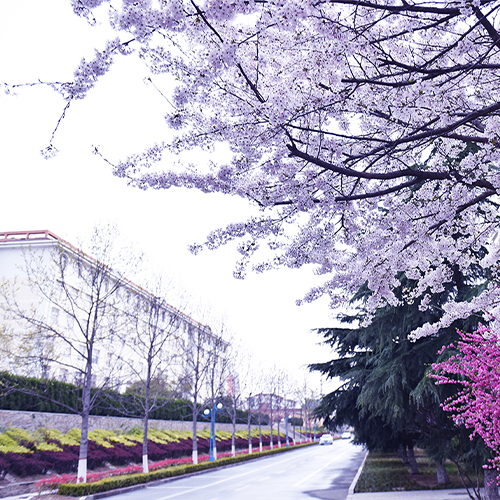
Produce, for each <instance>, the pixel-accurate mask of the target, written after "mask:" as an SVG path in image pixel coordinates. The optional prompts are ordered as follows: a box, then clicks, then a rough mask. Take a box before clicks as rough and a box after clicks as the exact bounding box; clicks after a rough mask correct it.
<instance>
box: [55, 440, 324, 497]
mask: <svg viewBox="0 0 500 500" xmlns="http://www.w3.org/2000/svg"><path fill="white" fill-rule="evenodd" d="M314 444H316V443H304V444H298V445H294V446H290V447H289V448H286V447H283V448H275V449H273V450H266V451H262V452H255V453H252V454H245V455H237V456H236V457H225V458H220V459H218V460H216V461H214V462H202V463H199V464H197V465H194V464H189V465H177V466H172V467H168V468H166V469H161V470H158V471H155V472H150V473H148V474H144V473H141V474H130V475H127V476H117V477H109V478H106V479H102V480H101V481H97V482H95V483H79V484H61V485H59V491H58V494H59V495H65V496H72V497H80V496H85V495H92V494H95V493H101V492H103V491H110V490H115V489H118V488H126V487H128V486H135V485H138V484H144V483H149V482H151V481H158V480H159V479H165V478H169V477H176V476H182V475H184V474H190V473H193V472H198V471H202V470H208V469H212V468H215V467H222V466H224V465H230V464H236V463H238V462H245V461H247V460H254V459H256V458H260V457H264V456H269V455H275V454H277V453H283V452H286V451H291V450H296V449H297V448H303V447H305V446H311V445H314Z"/></svg>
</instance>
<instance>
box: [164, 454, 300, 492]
mask: <svg viewBox="0 0 500 500" xmlns="http://www.w3.org/2000/svg"><path fill="white" fill-rule="evenodd" d="M290 460H294V457H290V458H286V459H284V460H281V461H280V462H278V463H272V464H269V465H267V466H265V467H260V468H258V469H255V470H251V471H249V472H244V473H243V474H238V475H237V476H230V477H226V478H224V479H219V481H214V482H213V483H210V484H204V485H202V486H197V487H196V488H191V489H189V490H185V491H181V492H179V493H174V494H173V495H168V496H165V497H160V498H158V499H156V500H168V499H169V498H175V497H179V496H181V495H185V494H186V493H188V494H189V493H193V492H195V491H198V490H203V489H205V488H211V487H212V486H216V485H217V484H221V483H226V482H227V481H232V480H233V479H238V478H240V477H244V476H248V475H249V474H255V473H258V472H260V471H262V470H264V469H269V468H271V467H276V466H277V465H280V464H282V463H285V462H289V461H290ZM248 465H251V464H248ZM214 472H215V471H214Z"/></svg>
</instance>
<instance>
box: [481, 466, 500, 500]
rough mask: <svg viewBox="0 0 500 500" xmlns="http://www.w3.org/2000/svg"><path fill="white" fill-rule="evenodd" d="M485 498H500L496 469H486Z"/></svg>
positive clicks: (487, 499) (491, 499) (496, 499)
mask: <svg viewBox="0 0 500 500" xmlns="http://www.w3.org/2000/svg"><path fill="white" fill-rule="evenodd" d="M484 498H485V500H499V499H500V496H499V495H498V484H497V474H496V471H495V469H484Z"/></svg>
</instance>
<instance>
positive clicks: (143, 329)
mask: <svg viewBox="0 0 500 500" xmlns="http://www.w3.org/2000/svg"><path fill="white" fill-rule="evenodd" d="M98 254H99V255H97V256H90V255H87V254H85V253H84V252H82V251H81V250H79V249H77V248H76V247H74V246H73V245H71V244H70V243H68V242H66V241H64V240H63V239H62V238H59V237H58V236H56V235H55V234H54V233H52V232H50V231H48V230H42V231H17V232H0V328H1V330H0V331H1V332H2V339H3V341H2V342H1V343H2V346H3V347H2V353H1V356H0V370H5V371H9V372H11V373H15V374H19V375H30V376H35V377H38V378H48V379H57V380H62V381H66V382H69V383H74V384H77V385H80V384H82V380H83V378H84V377H86V376H88V375H89V373H91V377H92V378H91V380H92V385H93V386H95V387H107V388H112V389H115V390H120V391H123V390H124V389H125V388H126V387H128V386H130V385H131V384H133V383H138V384H141V383H142V382H143V381H144V380H146V379H147V377H149V379H148V380H150V381H151V380H156V381H158V382H159V381H161V383H163V384H166V385H167V386H168V387H169V388H170V389H171V390H173V391H174V390H175V391H176V390H180V391H181V394H180V395H182V381H183V380H184V381H185V380H186V379H187V378H189V374H187V370H188V369H189V368H188V366H187V364H186V362H185V361H186V359H187V358H188V357H189V354H190V352H192V350H193V346H194V343H198V344H199V343H201V349H200V346H198V348H199V350H200V352H201V356H205V357H208V356H210V355H211V353H213V351H214V349H213V346H214V345H220V343H221V341H220V339H219V338H218V337H217V336H215V335H214V334H213V333H212V331H211V330H210V327H208V326H207V325H203V324H201V323H199V322H197V321H195V320H194V319H192V318H191V317H190V316H188V315H187V314H184V313H183V312H182V311H180V310H178V309H176V308H174V307H172V306H171V305H169V304H168V303H166V301H165V300H164V299H163V297H162V296H161V294H156V293H151V292H150V291H147V290H144V289H143V288H141V287H140V286H138V285H136V284H134V283H133V282H131V281H130V280H128V279H127V277H126V276H125V275H123V274H122V273H121V272H119V271H118V270H117V268H115V267H113V259H112V258H111V256H110V255H109V254H108V253H107V250H106V246H105V245H104V246H103V247H101V248H100V249H99V251H98ZM154 292H157V291H156V290H155V291H154ZM198 355H200V354H199V353H198Z"/></svg>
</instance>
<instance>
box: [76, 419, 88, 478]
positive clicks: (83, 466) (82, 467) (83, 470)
mask: <svg viewBox="0 0 500 500" xmlns="http://www.w3.org/2000/svg"><path fill="white" fill-rule="evenodd" d="M88 446H89V412H88V410H87V411H86V412H82V434H81V437H80V454H79V457H78V473H77V477H76V482H77V483H86V482H87V450H88Z"/></svg>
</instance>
